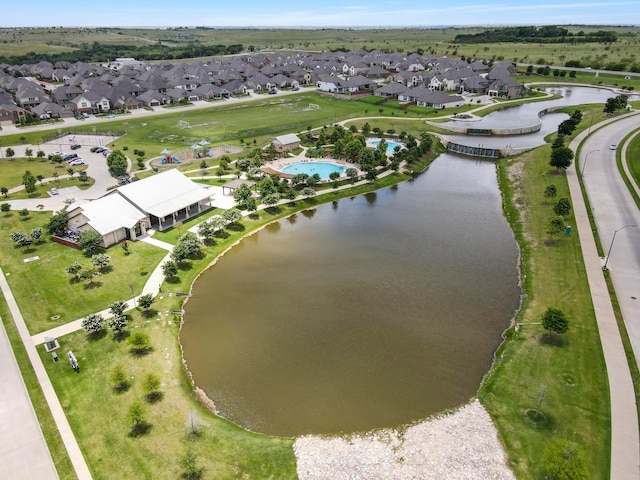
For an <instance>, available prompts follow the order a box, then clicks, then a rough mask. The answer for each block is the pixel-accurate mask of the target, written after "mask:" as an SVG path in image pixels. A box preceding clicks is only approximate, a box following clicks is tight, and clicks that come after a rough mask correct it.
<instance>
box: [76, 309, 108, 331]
mask: <svg viewBox="0 0 640 480" xmlns="http://www.w3.org/2000/svg"><path fill="white" fill-rule="evenodd" d="M81 326H82V329H83V330H84V331H85V332H87V333H98V332H101V331H102V328H103V327H104V318H102V315H100V314H99V313H92V314H90V315H88V316H86V317H85V318H83V319H82V323H81Z"/></svg>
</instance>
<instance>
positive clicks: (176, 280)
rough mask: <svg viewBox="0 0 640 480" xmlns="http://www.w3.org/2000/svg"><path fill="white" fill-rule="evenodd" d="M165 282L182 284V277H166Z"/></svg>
mask: <svg viewBox="0 0 640 480" xmlns="http://www.w3.org/2000/svg"><path fill="white" fill-rule="evenodd" d="M164 281H165V282H167V283H179V282H180V277H178V276H175V277H165V278H164Z"/></svg>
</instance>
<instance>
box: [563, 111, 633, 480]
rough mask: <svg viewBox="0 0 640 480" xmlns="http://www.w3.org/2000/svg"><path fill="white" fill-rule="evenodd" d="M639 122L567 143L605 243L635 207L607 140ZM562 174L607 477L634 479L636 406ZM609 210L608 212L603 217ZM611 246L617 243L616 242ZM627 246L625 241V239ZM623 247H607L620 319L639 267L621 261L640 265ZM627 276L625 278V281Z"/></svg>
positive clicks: (575, 182) (579, 201)
mask: <svg viewBox="0 0 640 480" xmlns="http://www.w3.org/2000/svg"><path fill="white" fill-rule="evenodd" d="M639 126H640V115H634V116H631V117H629V116H627V117H626V118H624V119H621V120H618V121H616V122H611V123H609V124H607V125H606V126H604V127H602V128H601V129H598V130H592V132H591V133H592V136H590V137H588V134H589V131H585V132H583V133H581V134H580V135H578V137H577V138H576V139H575V140H574V141H573V142H572V143H571V148H572V149H574V150H575V149H577V148H578V146H579V145H580V143H581V142H582V141H583V140H584V144H583V148H582V150H581V155H580V157H579V161H580V165H581V166H582V168H583V172H584V174H585V176H584V183H585V184H586V185H587V191H588V194H589V199H590V203H591V205H592V210H593V214H594V215H595V218H596V224H597V225H598V230H599V232H600V237H601V238H602V239H603V241H604V242H605V243H604V245H607V242H606V240H607V239H608V238H609V236H610V237H611V238H613V232H615V229H618V228H620V227H621V225H620V224H618V223H617V222H618V221H619V220H621V219H627V217H626V216H627V215H634V212H635V215H637V213H638V212H637V208H636V207H635V204H634V205H633V206H631V205H629V204H628V203H627V198H626V197H627V196H628V191H627V188H626V186H625V185H624V184H620V182H619V179H617V178H616V177H619V174H618V171H617V168H616V166H615V158H614V157H613V151H612V150H610V148H609V145H611V144H612V143H619V139H621V138H622V137H623V136H624V135H626V133H628V132H629V131H630V130H632V129H634V128H637V127H639ZM596 127H597V126H596ZM585 138H586V140H585ZM585 161H586V168H585ZM594 164H595V165H594ZM605 172H606V173H605ZM590 176H592V177H593V178H591V180H589V177H590ZM567 180H568V182H569V189H570V191H571V200H572V203H573V208H574V214H575V219H576V227H577V229H578V233H579V235H580V243H581V247H582V254H583V258H584V265H585V269H586V272H587V278H588V281H589V288H590V290H591V298H592V301H593V307H594V311H595V315H596V321H597V324H598V330H599V332H600V341H601V344H602V351H603V354H604V359H605V362H606V366H607V375H608V378H609V396H610V401H611V475H610V478H611V479H612V480H638V479H640V435H639V433H638V412H637V409H636V399H635V391H634V388H633V382H632V380H631V372H630V369H629V364H628V362H627V358H626V355H625V352H624V347H623V345H622V340H621V337H620V332H619V330H618V326H617V324H616V318H615V314H614V311H613V305H612V303H611V298H610V295H609V292H608V289H607V285H606V282H605V279H604V275H603V272H602V267H603V264H604V260H603V259H601V258H600V257H599V256H598V252H597V249H596V244H595V239H594V236H593V232H592V230H591V224H590V222H589V217H588V214H587V208H586V205H585V203H584V201H583V198H582V192H581V188H580V187H581V185H580V181H579V179H578V176H577V174H576V170H575V165H572V166H571V168H569V169H568V171H567ZM618 210H619V211H620V212H618ZM610 216H611V217H613V218H609V217H610ZM631 218H633V217H631ZM600 228H602V230H600ZM627 230H634V229H633V228H625V229H624V230H620V231H619V232H618V233H622V232H623V231H627ZM616 240H617V239H616ZM636 245H638V243H636ZM617 247H618V244H617V243H616V248H617ZM629 247H631V246H630V245H629ZM624 248H625V247H621V249H620V254H618V255H617V256H616V258H617V260H616V261H615V262H613V260H614V257H613V251H612V255H611V259H610V261H611V262H612V263H611V266H612V271H611V273H612V277H613V276H615V275H616V273H615V272H616V270H617V271H618V274H617V276H618V283H616V284H615V288H616V292H617V295H618V298H619V299H620V304H621V309H622V310H623V316H624V320H625V324H634V323H635V322H637V320H638V318H637V317H627V316H626V314H625V312H624V308H623V307H622V303H627V302H632V303H633V301H634V300H633V299H631V298H628V299H627V298H624V294H623V293H622V292H624V291H625V290H626V289H627V288H638V286H639V285H640V283H639V282H640V280H638V279H637V277H635V278H636V279H635V280H633V279H632V277H633V276H634V275H638V274H639V273H640V269H636V270H635V272H634V270H633V267H631V268H627V266H628V265H627V264H629V265H631V266H632V265H634V264H635V265H636V266H640V265H637V264H636V263H635V261H636V259H635V257H636V256H637V250H636V251H633V248H632V247H631V248H632V249H631V251H625V250H624ZM625 254H626V255H630V257H627V258H625V257H624V255H625ZM627 260H628V261H627ZM621 274H622V275H621ZM627 282H631V283H629V284H627ZM614 283H615V282H614ZM619 287H620V288H621V290H620V291H618V288H619Z"/></svg>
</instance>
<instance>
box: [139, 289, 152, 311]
mask: <svg viewBox="0 0 640 480" xmlns="http://www.w3.org/2000/svg"><path fill="white" fill-rule="evenodd" d="M154 301H155V300H154V298H153V295H151V294H150V293H147V294H145V295H140V297H138V306H139V307H140V308H142V309H143V310H145V311H146V310H149V309H150V308H151V305H152V304H153V302H154Z"/></svg>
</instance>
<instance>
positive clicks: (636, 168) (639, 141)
mask: <svg viewBox="0 0 640 480" xmlns="http://www.w3.org/2000/svg"><path fill="white" fill-rule="evenodd" d="M627 163H628V165H629V172H630V173H631V176H632V177H633V179H634V180H635V182H636V185H640V135H637V136H636V137H635V138H634V139H633V140H632V141H631V143H630V144H629V147H628V149H627Z"/></svg>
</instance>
